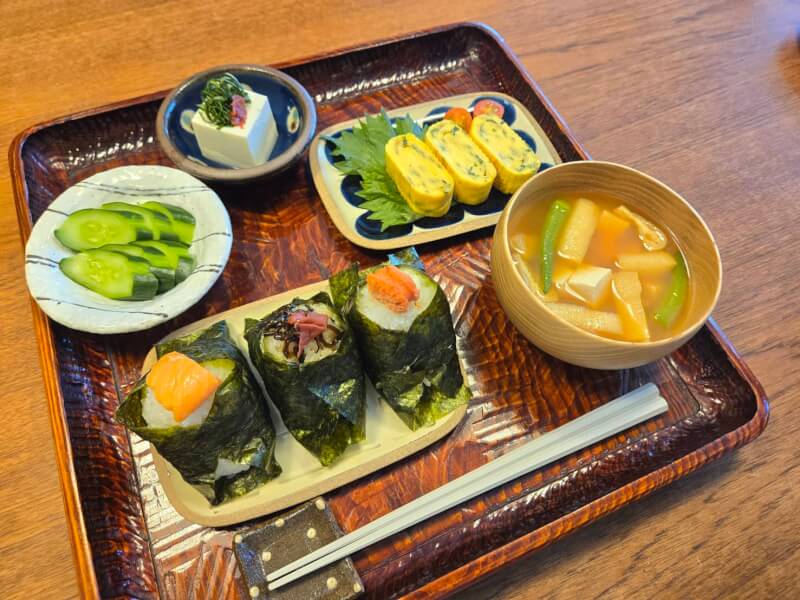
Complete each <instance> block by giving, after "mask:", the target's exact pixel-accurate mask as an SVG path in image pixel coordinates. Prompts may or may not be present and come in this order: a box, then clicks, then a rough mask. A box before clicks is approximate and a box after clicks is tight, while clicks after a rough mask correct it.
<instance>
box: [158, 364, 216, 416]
mask: <svg viewBox="0 0 800 600" xmlns="http://www.w3.org/2000/svg"><path fill="white" fill-rule="evenodd" d="M146 382H147V386H148V387H149V388H150V389H151V390H153V394H154V395H155V397H156V400H157V401H158V403H159V404H160V405H161V406H163V407H164V408H166V409H167V410H168V411H170V412H172V416H173V417H174V418H175V420H176V421H183V420H184V419H185V418H186V417H188V416H189V415H190V414H192V413H193V412H194V411H195V410H197V408H198V407H199V406H200V405H201V404H202V403H203V402H205V401H206V400H208V398H209V397H211V396H213V395H214V393H216V391H217V388H218V387H219V386H220V385H221V384H222V382H221V381H220V380H219V378H218V377H216V376H215V375H214V374H213V373H211V372H210V371H209V370H208V369H206V368H204V367H203V366H202V365H201V364H200V363H198V362H196V361H194V360H192V359H191V358H189V357H188V356H185V355H183V354H181V353H180V352H170V353H168V354H165V355H164V356H162V357H161V358H159V359H158V362H157V363H156V364H154V365H153V367H152V368H151V369H150V372H149V373H148V374H147V379H146Z"/></svg>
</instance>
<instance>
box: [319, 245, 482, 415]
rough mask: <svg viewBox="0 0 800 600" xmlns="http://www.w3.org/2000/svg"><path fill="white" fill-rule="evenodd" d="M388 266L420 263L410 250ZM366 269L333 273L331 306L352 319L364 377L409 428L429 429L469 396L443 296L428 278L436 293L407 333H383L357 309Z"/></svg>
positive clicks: (382, 329) (395, 257)
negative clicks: (362, 271) (362, 363)
mask: <svg viewBox="0 0 800 600" xmlns="http://www.w3.org/2000/svg"><path fill="white" fill-rule="evenodd" d="M390 262H392V263H393V264H395V265H405V266H411V267H414V268H418V269H419V265H420V264H421V263H420V262H419V256H418V255H417V253H416V251H414V250H413V249H409V250H406V251H403V252H402V253H398V254H396V255H392V256H391V257H390ZM379 266H381V265H379ZM375 268H378V267H375ZM419 270H420V271H421V270H422V269H419ZM369 271H370V270H367V271H366V272H364V273H359V271H358V265H356V264H352V265H350V267H348V268H347V269H344V270H343V271H340V272H339V273H337V274H336V275H334V276H333V277H332V278H331V280H330V286H331V291H332V293H333V299H334V302H335V304H336V306H337V307H338V308H339V310H340V311H341V312H342V314H344V315H345V317H346V318H347V319H348V320H349V321H350V324H351V326H352V328H353V331H354V332H355V334H356V339H357V341H358V346H359V350H360V353H361V356H362V359H363V361H364V367H365V369H366V371H367V375H368V376H369V378H370V379H371V380H372V382H373V384H375V388H376V389H377V390H378V392H379V393H380V394H381V395H382V396H383V397H384V398H385V399H386V401H387V402H388V403H389V405H390V406H391V407H392V408H393V409H394V411H395V412H396V413H397V415H398V416H399V417H400V418H401V419H402V420H403V421H404V422H405V423H406V425H408V427H409V428H410V429H418V428H419V427H423V426H427V425H431V424H433V423H434V422H435V421H436V420H437V419H439V418H440V417H442V416H444V415H446V414H448V413H450V412H452V411H453V410H455V409H456V408H457V407H459V406H461V405H463V404H465V403H466V402H467V401H468V400H469V398H470V397H471V394H470V391H469V389H468V388H467V387H466V386H465V385H464V382H463V377H462V375H461V369H460V366H459V363H458V356H457V354H456V339H455V331H454V329H453V321H452V317H451V316H450V306H449V304H448V303H447V298H446V297H445V295H444V292H443V291H442V289H441V288H440V287H439V286H438V284H436V283H435V282H434V281H433V280H432V279H429V282H430V284H432V285H435V286H436V292H435V294H434V297H433V299H432V300H431V303H430V304H429V305H428V307H427V308H426V309H425V310H424V311H423V312H422V314H420V315H419V316H417V318H416V319H415V320H414V322H413V323H412V324H411V327H410V328H409V330H408V331H395V330H389V329H384V328H382V327H381V326H380V325H378V324H377V323H375V322H374V321H372V320H371V319H369V318H368V317H367V316H365V315H364V314H363V313H361V312H359V311H358V310H357V307H356V306H355V298H356V295H357V293H358V290H359V288H360V287H361V286H362V285H365V273H368V272H369ZM425 277H427V275H425Z"/></svg>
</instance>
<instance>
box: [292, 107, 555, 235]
mask: <svg viewBox="0 0 800 600" xmlns="http://www.w3.org/2000/svg"><path fill="white" fill-rule="evenodd" d="M483 99H490V100H494V101H496V102H499V103H500V104H502V105H503V107H504V109H505V111H504V113H503V119H504V120H505V121H506V123H508V124H509V125H510V126H511V127H512V128H514V130H515V131H516V132H517V133H518V134H519V135H520V137H522V139H524V140H525V141H526V142H527V143H528V145H529V146H530V147H531V148H533V150H534V152H536V154H537V155H538V156H539V159H540V160H541V163H542V164H541V166H540V167H539V171H540V172H541V171H543V170H545V169H547V168H549V167H552V166H553V165H556V164H559V163H560V162H562V160H561V157H559V155H558V152H557V151H556V149H555V148H554V147H553V144H552V142H551V141H550V139H549V138H548V137H547V135H546V134H545V132H544V130H543V129H542V127H541V126H540V125H539V123H538V122H537V121H536V119H535V118H534V117H533V115H532V114H531V113H530V112H529V111H528V109H527V108H525V107H524V106H523V105H522V104H521V103H520V102H519V101H517V100H516V99H515V98H512V97H511V96H509V95H507V94H501V93H499V92H474V93H471V94H460V95H458V96H450V97H449V98H442V99H441V100H433V101H432V102H423V103H421V104H414V105H413V106H407V107H404V108H396V109H392V110H387V111H386V112H387V113H388V115H389V117H390V118H394V117H402V116H405V115H409V116H410V117H412V118H413V119H414V120H416V121H417V122H418V123H420V124H422V125H429V124H431V123H434V122H436V121H439V120H440V119H441V118H442V117H443V116H444V114H445V113H446V112H447V111H448V110H449V109H451V108H455V107H460V108H466V109H467V110H469V111H470V112H472V108H473V107H474V106H475V104H476V103H477V102H479V101H480V100H483ZM357 122H358V119H351V120H349V121H345V122H344V123H338V124H336V125H333V126H331V127H328V128H327V129H325V130H324V131H322V132H321V133H319V134H317V136H316V137H315V138H314V141H313V142H312V143H311V149H310V150H309V154H308V156H309V161H310V163H311V174H312V176H313V177H314V185H315V186H316V188H317V191H318V192H319V195H320V197H321V198H322V203H323V204H324V205H325V209H326V210H327V211H328V214H329V215H330V217H331V220H332V221H333V223H334V224H335V225H336V227H337V229H339V231H340V232H341V233H342V235H343V236H344V237H346V238H347V239H348V240H350V241H351V242H353V243H354V244H358V245H359V246H361V247H363V248H369V249H371V250H393V249H396V248H405V247H406V246H411V245H414V244H424V243H426V242H432V241H434V240H441V239H444V238H449V237H452V236H454V235H458V234H461V233H466V232H468V231H475V230H476V229H481V228H483V227H490V226H492V225H494V224H496V223H497V220H498V219H499V218H500V213H502V212H503V208H505V205H506V203H507V202H508V200H509V198H511V194H503V193H502V192H500V191H498V190H497V189H496V188H492V191H491V193H490V194H489V197H488V198H487V199H486V201H485V202H482V203H481V204H477V205H474V206H471V205H468V204H461V203H459V202H456V201H455V200H453V204H452V205H451V207H450V210H449V211H448V212H447V214H445V215H444V216H441V217H425V218H424V219H420V220H419V221H416V222H415V223H413V224H408V225H395V226H393V227H389V228H388V229H387V230H386V231H381V224H380V222H378V221H376V220H373V219H371V218H370V216H371V212H370V211H368V210H365V209H363V208H360V207H359V205H360V204H361V203H362V202H363V201H364V200H363V199H361V198H360V197H359V196H358V195H357V192H358V191H359V190H360V189H361V180H360V179H359V178H358V177H357V176H355V175H348V176H344V175H343V174H342V172H341V171H339V170H338V169H337V168H336V161H337V158H336V157H334V156H333V153H332V150H333V144H331V143H330V142H328V141H326V139H325V138H328V137H336V136H337V135H340V134H341V133H342V132H343V131H347V130H350V129H352V128H353V126H354V125H355V124H356V123H357ZM339 160H341V159H339Z"/></svg>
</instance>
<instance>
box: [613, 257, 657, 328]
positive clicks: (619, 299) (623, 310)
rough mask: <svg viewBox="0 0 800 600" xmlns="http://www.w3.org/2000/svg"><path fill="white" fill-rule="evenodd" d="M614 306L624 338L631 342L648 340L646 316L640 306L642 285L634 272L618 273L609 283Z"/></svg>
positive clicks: (642, 307)
mask: <svg viewBox="0 0 800 600" xmlns="http://www.w3.org/2000/svg"><path fill="white" fill-rule="evenodd" d="M611 291H612V293H613V295H614V305H615V306H616V307H617V313H618V314H619V317H620V319H621V320H622V329H623V331H624V333H625V338H626V339H629V340H631V341H633V342H647V341H649V340H650V330H649V329H648V327H647V316H646V315H645V312H644V306H643V305H642V284H641V283H640V282H639V275H638V274H637V273H636V272H635V271H618V272H616V273H614V276H613V281H612V283H611Z"/></svg>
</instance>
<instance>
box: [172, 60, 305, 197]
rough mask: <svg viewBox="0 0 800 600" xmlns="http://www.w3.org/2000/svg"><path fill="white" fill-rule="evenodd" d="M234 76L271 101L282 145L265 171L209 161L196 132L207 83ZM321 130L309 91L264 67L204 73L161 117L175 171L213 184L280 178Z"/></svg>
mask: <svg viewBox="0 0 800 600" xmlns="http://www.w3.org/2000/svg"><path fill="white" fill-rule="evenodd" d="M225 72H228V73H233V74H234V75H235V76H236V77H237V78H238V79H239V81H240V82H241V83H242V85H243V86H244V87H245V88H246V89H248V90H251V91H254V92H256V93H258V94H262V95H264V96H267V98H269V103H270V107H271V108H272V112H273V116H274V117H275V124H276V126H277V129H278V141H277V143H276V144H275V147H274V148H273V150H272V152H271V153H270V156H269V157H268V159H267V162H265V163H264V164H262V165H258V166H256V167H247V168H242V169H239V168H235V167H229V166H227V165H223V164H220V163H217V162H214V161H212V160H209V159H208V158H206V157H204V156H203V154H202V153H201V152H200V147H199V146H198V144H197V139H196V138H195V135H194V132H193V131H192V126H191V120H192V116H194V113H195V112H196V110H197V107H198V106H199V104H200V93H201V92H202V90H203V88H204V87H205V84H206V82H207V81H208V80H209V79H211V78H212V77H217V76H219V75H221V74H222V73H225ZM316 128H317V112H316V108H315V106H314V101H313V100H312V98H311V96H310V95H309V93H308V92H307V91H306V89H305V88H304V87H303V86H302V85H300V83H298V82H297V80H295V79H293V78H292V77H289V76H288V75H287V74H286V73H283V72H282V71H278V70H277V69H272V68H270V67H262V66H259V65H225V66H220V67H214V68H213V69H209V70H207V71H203V72H202V73H198V74H197V75H194V76H192V77H190V78H189V79H187V80H186V81H184V82H183V83H181V84H180V85H179V86H178V87H177V88H175V89H174V90H173V91H172V92H171V93H170V94H169V95H168V96H167V97H166V98H165V99H164V101H163V102H162V104H161V107H160V108H159V111H158V116H157V117H156V136H157V137H158V142H159V144H160V145H161V148H162V149H163V150H164V152H165V153H166V154H167V156H169V158H170V160H172V161H173V162H174V163H175V165H176V166H177V167H178V168H180V169H182V170H184V171H186V172H187V173H190V174H191V175H194V176H195V177H198V178H200V179H203V180H207V181H220V182H228V183H239V182H246V181H252V180H256V179H263V178H267V177H271V176H274V175H277V174H279V173H281V172H283V171H285V170H286V169H287V168H289V167H290V166H291V165H293V164H294V163H295V162H296V161H298V160H299V159H300V158H301V156H302V154H303V152H304V151H305V149H306V148H307V147H308V144H309V143H310V142H311V138H312V137H313V135H314V131H315V130H316Z"/></svg>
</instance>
